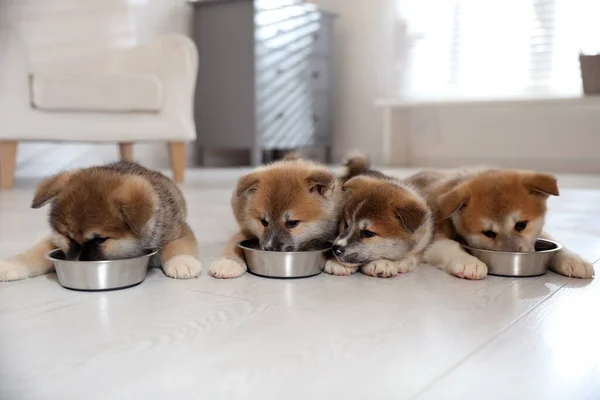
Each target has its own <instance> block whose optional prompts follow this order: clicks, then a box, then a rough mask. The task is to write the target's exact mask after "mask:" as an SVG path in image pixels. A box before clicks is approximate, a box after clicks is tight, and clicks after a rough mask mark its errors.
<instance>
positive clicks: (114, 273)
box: [46, 250, 156, 291]
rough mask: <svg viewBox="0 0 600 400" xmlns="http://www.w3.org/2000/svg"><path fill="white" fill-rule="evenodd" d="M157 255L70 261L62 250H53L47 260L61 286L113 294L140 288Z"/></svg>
mask: <svg viewBox="0 0 600 400" xmlns="http://www.w3.org/2000/svg"><path fill="white" fill-rule="evenodd" d="M155 254H156V251H153V252H149V253H148V254H146V255H144V256H141V257H136V258H126V259H122V260H104V261H69V260H65V258H64V254H63V252H62V251H61V250H53V251H51V252H49V253H48V254H46V258H47V259H49V260H51V261H52V262H53V263H54V268H55V269H56V274H57V275H58V282H59V283H60V284H61V285H62V286H64V287H66V288H68V289H75V290H90V291H93V290H113V289H124V288H127V287H130V286H134V285H137V284H138V283H140V282H142V281H143V280H144V279H145V278H146V272H147V271H148V263H149V262H150V258H151V257H152V256H153V255H155Z"/></svg>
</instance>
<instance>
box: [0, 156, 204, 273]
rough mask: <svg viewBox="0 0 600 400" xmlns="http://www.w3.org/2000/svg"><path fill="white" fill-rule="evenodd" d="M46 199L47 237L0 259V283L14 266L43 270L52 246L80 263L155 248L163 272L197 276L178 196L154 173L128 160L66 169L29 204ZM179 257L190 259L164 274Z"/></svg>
mask: <svg viewBox="0 0 600 400" xmlns="http://www.w3.org/2000/svg"><path fill="white" fill-rule="evenodd" d="M47 203H51V209H50V213H49V222H50V226H51V228H52V239H51V240H48V239H47V240H46V241H45V242H42V244H37V245H35V246H34V247H32V248H31V249H30V250H28V251H26V252H25V253H23V254H22V255H19V256H17V257H16V258H14V259H11V260H7V261H4V262H0V280H9V279H10V275H15V273H14V271H15V270H20V271H22V273H21V274H20V276H21V277H27V276H35V275H38V274H40V273H46V272H48V271H49V270H50V269H51V265H50V264H49V263H48V262H47V261H45V259H44V253H45V252H46V250H48V251H49V250H50V249H51V248H52V247H54V248H56V247H58V248H60V249H61V250H62V251H63V252H64V253H65V255H66V257H67V258H70V259H78V260H84V261H85V260H99V259H116V258H129V257H137V256H140V255H143V254H145V253H146V251H148V250H154V249H157V250H159V256H158V257H155V258H154V259H153V260H152V261H151V263H152V264H153V265H158V264H160V262H161V260H162V265H163V269H164V270H165V273H166V274H167V275H169V276H171V277H174V278H189V277H192V276H197V275H198V274H199V273H200V268H201V264H200V262H199V261H198V260H197V259H196V258H195V256H196V243H195V239H194V235H193V233H192V231H191V229H190V228H189V226H188V225H187V223H186V222H185V218H186V208H185V200H184V198H183V195H182V194H181V192H180V191H179V189H178V188H177V186H176V185H175V184H174V183H173V182H172V181H171V180H170V179H168V178H167V177H165V176H164V175H162V174H160V173H158V172H155V171H151V170H148V169H146V168H144V167H142V166H140V165H138V164H135V163H132V162H126V161H122V162H118V163H114V164H109V165H106V166H101V167H92V168H85V169H81V170H75V171H67V172H63V173H60V174H58V175H55V176H52V177H49V178H46V179H45V180H44V181H43V182H42V183H41V184H40V185H39V186H38V188H37V190H36V193H35V195H34V198H33V201H32V207H33V208H39V207H42V206H43V205H45V204H47ZM50 243H52V245H51V244H50ZM42 248H43V249H42ZM37 249H40V250H39V251H38V250H37ZM181 255H187V256H192V257H193V260H190V259H185V260H179V262H174V263H171V264H170V265H171V269H170V271H168V270H167V269H166V268H165V266H166V265H167V264H168V263H169V262H170V261H171V260H173V259H174V258H175V257H177V256H181ZM15 260H18V261H19V262H15ZM178 264H181V265H179V267H181V268H178ZM184 264H185V265H184ZM40 266H44V267H43V268H40ZM178 269H179V270H184V271H183V273H179V272H178ZM17 275H18V274H17Z"/></svg>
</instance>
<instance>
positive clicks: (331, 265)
mask: <svg viewBox="0 0 600 400" xmlns="http://www.w3.org/2000/svg"><path fill="white" fill-rule="evenodd" d="M357 269H358V267H346V266H345V265H343V264H340V263H339V262H337V261H336V260H327V262H326V263H325V268H323V271H324V272H326V273H328V274H331V275H338V276H349V275H352V274H353V273H355V272H356V270H357Z"/></svg>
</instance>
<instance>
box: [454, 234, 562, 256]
mask: <svg viewBox="0 0 600 400" xmlns="http://www.w3.org/2000/svg"><path fill="white" fill-rule="evenodd" d="M537 242H547V243H552V244H553V245H555V246H556V248H555V249H550V250H541V251H498V250H486V249H479V248H477V247H471V246H468V245H466V244H463V245H462V247H464V248H465V249H469V250H475V251H480V252H482V253H493V254H510V255H527V254H540V253H554V252H557V251H560V250H562V249H563V245H562V244H560V243H558V242H556V241H554V240H550V239H543V238H537V239H536V243H537Z"/></svg>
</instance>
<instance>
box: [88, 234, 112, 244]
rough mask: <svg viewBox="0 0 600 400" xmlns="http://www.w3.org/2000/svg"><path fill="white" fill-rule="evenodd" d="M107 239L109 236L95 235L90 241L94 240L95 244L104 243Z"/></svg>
mask: <svg viewBox="0 0 600 400" xmlns="http://www.w3.org/2000/svg"><path fill="white" fill-rule="evenodd" d="M107 239H108V238H105V237H100V236H98V237H95V238H93V239H92V240H90V242H92V243H94V244H102V243H104V242H106V240H107Z"/></svg>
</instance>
